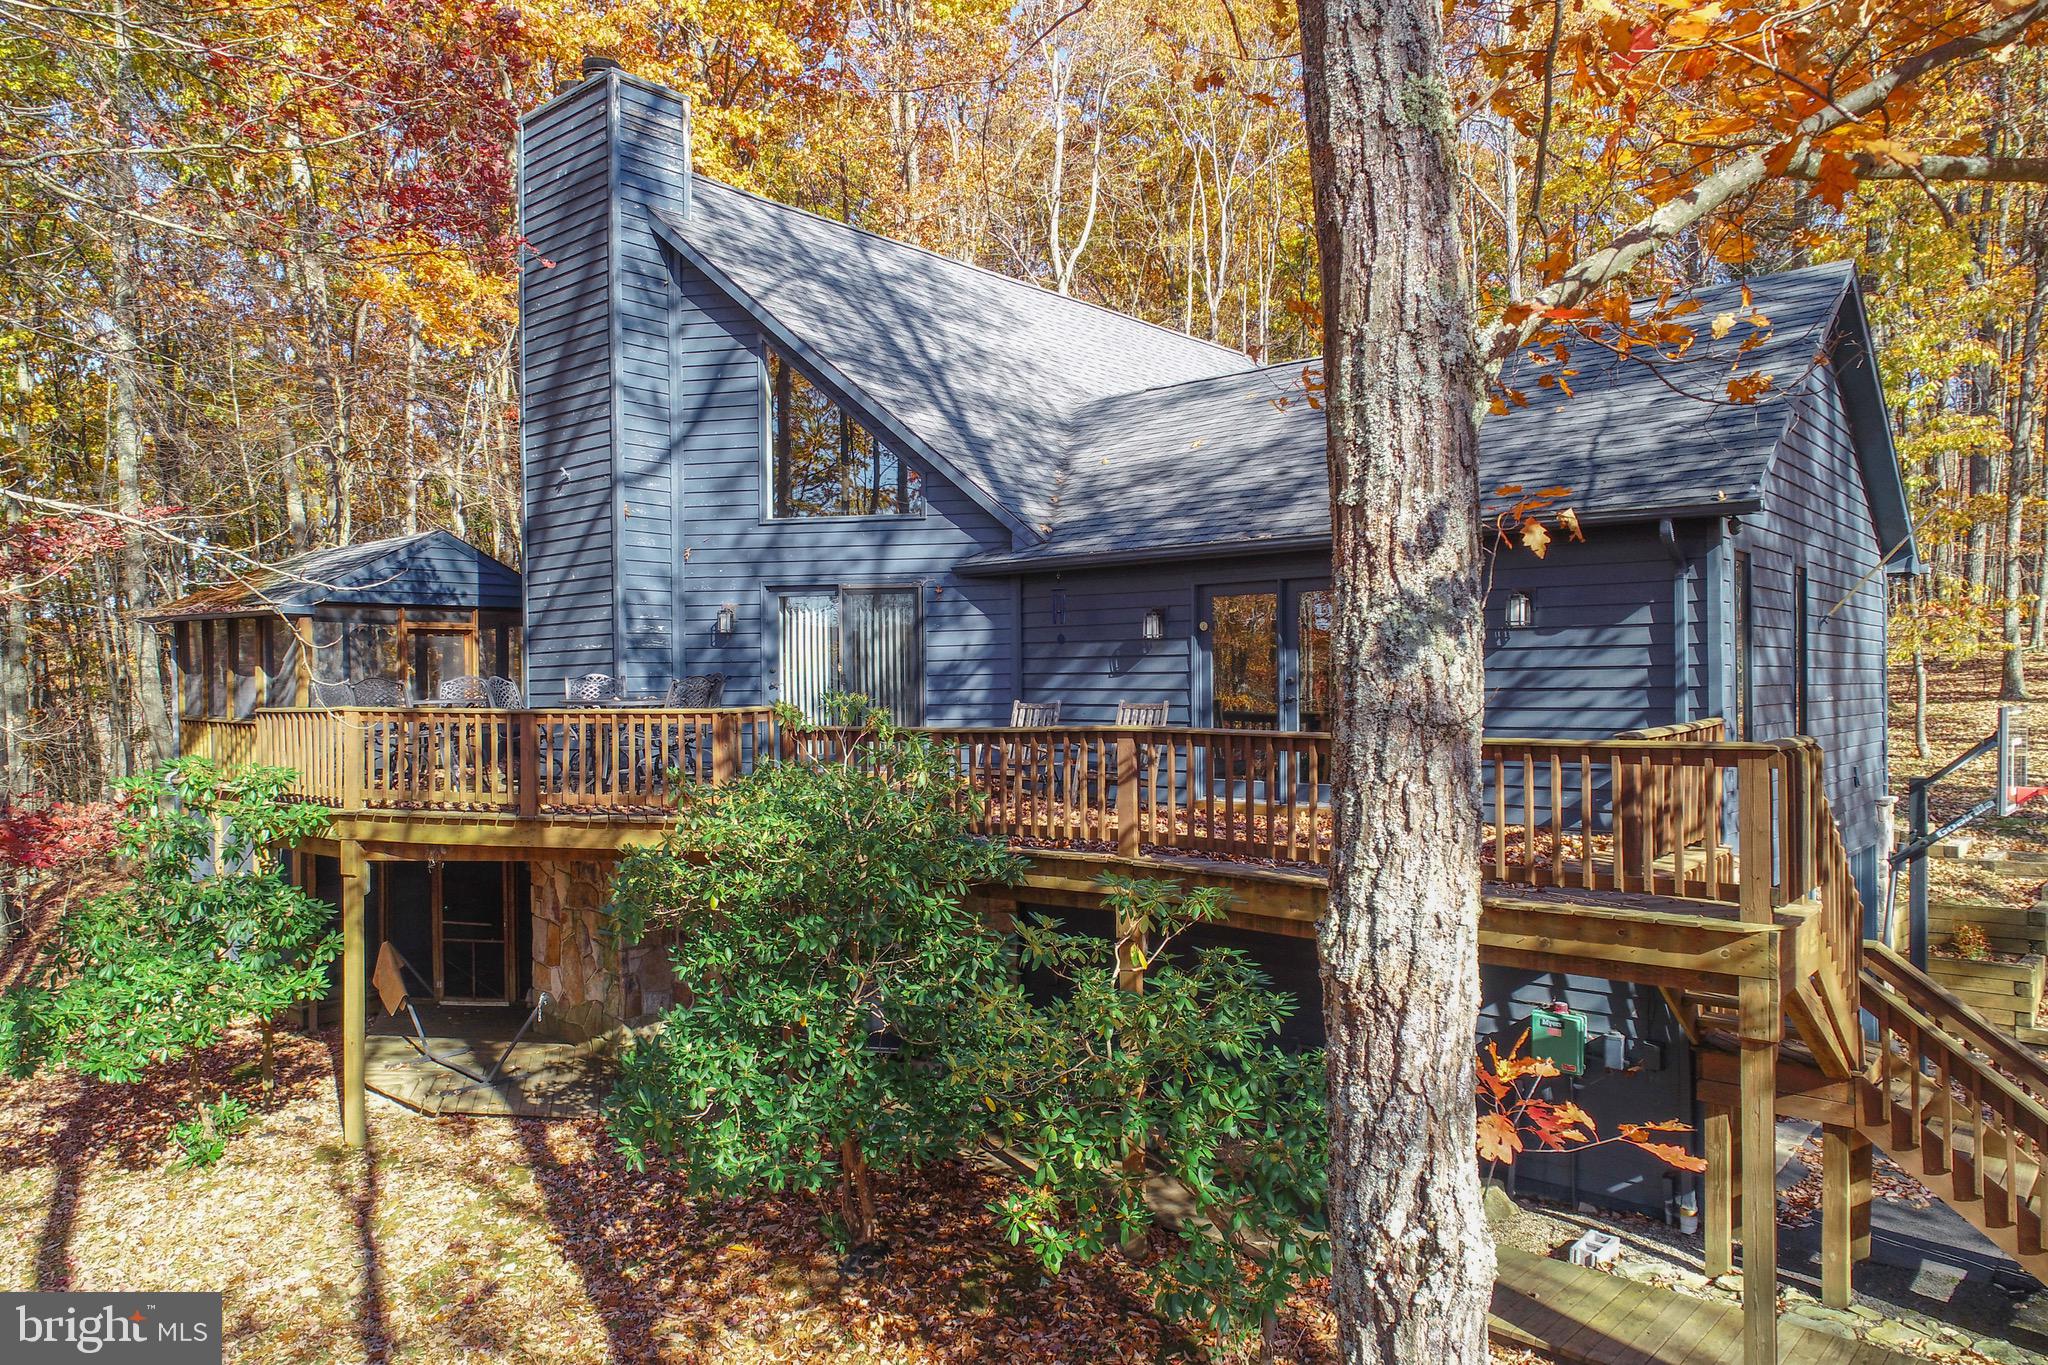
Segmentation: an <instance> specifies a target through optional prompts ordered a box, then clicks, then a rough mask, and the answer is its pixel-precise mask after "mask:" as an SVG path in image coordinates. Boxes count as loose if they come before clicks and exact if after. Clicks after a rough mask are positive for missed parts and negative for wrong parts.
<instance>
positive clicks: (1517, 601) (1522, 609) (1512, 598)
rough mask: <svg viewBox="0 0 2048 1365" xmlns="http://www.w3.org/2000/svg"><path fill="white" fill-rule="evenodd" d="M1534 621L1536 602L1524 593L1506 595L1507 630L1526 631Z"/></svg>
mask: <svg viewBox="0 0 2048 1365" xmlns="http://www.w3.org/2000/svg"><path fill="white" fill-rule="evenodd" d="M1535 621H1536V602H1535V599H1534V598H1532V597H1530V596H1529V594H1528V593H1525V592H1511V593H1509V594H1508V606H1507V627H1508V629H1509V630H1527V629H1528V628H1529V627H1530V626H1532V625H1534V624H1535Z"/></svg>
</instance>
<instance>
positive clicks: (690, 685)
mask: <svg viewBox="0 0 2048 1365" xmlns="http://www.w3.org/2000/svg"><path fill="white" fill-rule="evenodd" d="M723 695H725V674H723V673H693V674H691V675H690V676H689V677H687V678H670V679H669V680H668V690H667V691H666V692H664V693H662V695H661V704H662V707H663V708H664V709H666V710H680V711H701V710H703V709H704V708H706V707H711V706H716V705H718V699H719V698H720V697H721V696H723ZM679 728H680V729H681V731H682V743H681V745H680V746H678V747H676V748H668V749H664V751H663V752H662V753H660V754H658V755H656V756H655V759H654V761H655V762H657V763H659V764H660V765H661V768H662V771H663V772H666V771H667V770H668V769H670V768H674V767H680V768H681V769H682V770H683V772H684V773H686V774H690V773H695V772H696V770H697V727H696V726H695V725H694V724H691V725H682V726H680V727H679Z"/></svg>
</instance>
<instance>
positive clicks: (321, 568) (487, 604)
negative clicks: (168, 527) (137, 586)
mask: <svg viewBox="0 0 2048 1365" xmlns="http://www.w3.org/2000/svg"><path fill="white" fill-rule="evenodd" d="M328 603H334V604H337V605H339V604H341V603H347V604H349V605H351V606H363V607H446V608H457V609H472V610H483V611H517V610H519V606H520V596H519V574H518V573H517V572H516V571H515V570H513V569H510V568H507V567H506V566H505V565H503V564H501V563H499V562H498V561H497V560H495V559H493V558H492V557H491V556H489V555H487V554H485V553H484V552H483V551H482V550H479V549H477V548H476V547H475V546H474V545H471V544H469V543H468V542H466V541H462V540H458V539H456V538H455V537H454V536H452V535H450V534H449V533H448V532H446V531H439V530H436V531H422V532H420V533H419V534H418V535H410V536H392V537H390V538H388V539H385V540H371V541H364V542H362V543H361V544H356V545H342V546H338V547H336V548H335V549H331V550H314V551H311V552H310V553H307V554H302V555H296V556H294V557H292V558H290V559H287V560H282V561H280V562H279V563H277V564H273V565H266V566H264V567H262V568H260V569H254V570H251V571H248V572H246V573H241V574H237V575H235V576H233V577H231V578H229V580H228V581H226V582H224V583H218V584H214V585H213V586H210V587H205V588H198V589H195V590H194V591H192V592H189V593H187V594H186V595H185V596H183V597H181V598H179V599H178V600H177V601H175V602H172V603H170V604H169V605H168V606H165V607H162V608H160V609H159V610H157V611H156V612H153V613H152V614H151V615H152V618H153V619H155V620H158V621H182V620H191V619H194V618H198V617H208V616H247V615H252V614H262V615H276V616H311V615H312V614H313V612H314V610H315V609H316V608H318V607H320V606H322V605H325V604H328Z"/></svg>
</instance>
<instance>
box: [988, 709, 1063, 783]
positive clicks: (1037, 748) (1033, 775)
mask: <svg viewBox="0 0 2048 1365" xmlns="http://www.w3.org/2000/svg"><path fill="white" fill-rule="evenodd" d="M1059 723H1060V704H1059V702H1058V701H1022V700H1019V701H1013V702H1011V703H1010V728H1011V729H1012V730H1044V729H1049V728H1051V727H1052V726H1055V725H1058V724H1059ZM1003 759H1004V761H1005V762H1006V763H1008V762H1018V763H1022V764H1023V765H1024V782H1025V784H1026V786H1028V787H1029V789H1030V790H1031V791H1032V792H1034V793H1035V794H1039V795H1043V794H1045V793H1046V792H1052V793H1053V794H1054V795H1058V789H1059V788H1060V787H1062V786H1064V785H1065V784H1064V783H1061V782H1059V781H1058V780H1057V779H1058V776H1059V775H1058V773H1057V772H1056V771H1054V765H1053V750H1052V746H1051V745H1049V744H1029V743H1018V744H1015V745H1012V746H1005V751H1004V753H1003Z"/></svg>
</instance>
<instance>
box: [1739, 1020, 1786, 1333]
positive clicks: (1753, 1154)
mask: <svg viewBox="0 0 2048 1365" xmlns="http://www.w3.org/2000/svg"><path fill="white" fill-rule="evenodd" d="M1740 1002H1741V1015H1742V1037H1741V1048H1742V1055H1741V1066H1742V1070H1741V1108H1742V1117H1741V1124H1742V1137H1741V1140H1740V1146H1741V1162H1742V1359H1743V1362H1744V1365H1775V1362H1776V1361H1777V1359H1778V1142H1777V1110H1778V1035H1779V1033H1780V1032H1781V1031H1782V1028H1783V1021H1782V1016H1781V1015H1780V1013H1779V1011H1780V1009H1781V1006H1780V1005H1779V1003H1778V992H1777V982H1776V981H1772V980H1756V979H1748V980H1745V981H1743V983H1742V986H1741V995H1740Z"/></svg>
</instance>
